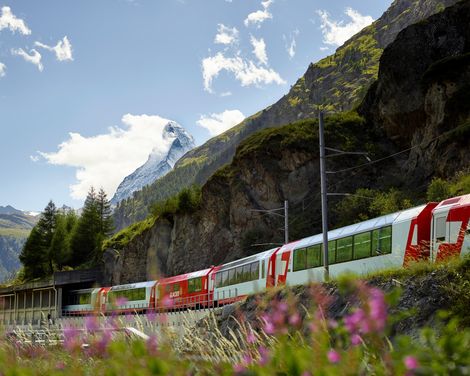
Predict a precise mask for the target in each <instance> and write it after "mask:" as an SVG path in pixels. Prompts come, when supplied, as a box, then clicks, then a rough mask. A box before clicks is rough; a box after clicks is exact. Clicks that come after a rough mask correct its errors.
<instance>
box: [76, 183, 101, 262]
mask: <svg viewBox="0 0 470 376" xmlns="http://www.w3.org/2000/svg"><path fill="white" fill-rule="evenodd" d="M99 230H100V214H99V208H98V200H97V195H96V191H95V189H94V188H93V187H91V188H90V190H89V191H88V195H87V198H86V200H85V204H84V206H83V211H82V215H81V217H80V219H79V220H78V223H77V226H76V228H75V231H74V233H73V235H72V239H71V250H72V259H71V266H79V265H82V264H89V263H91V262H93V261H94V251H95V249H96V244H97V242H98V234H99Z"/></svg>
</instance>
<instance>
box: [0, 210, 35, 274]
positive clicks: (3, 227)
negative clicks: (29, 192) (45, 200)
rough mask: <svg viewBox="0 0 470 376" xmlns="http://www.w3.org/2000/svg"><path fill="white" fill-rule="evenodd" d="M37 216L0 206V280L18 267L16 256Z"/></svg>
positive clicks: (18, 262)
mask: <svg viewBox="0 0 470 376" xmlns="http://www.w3.org/2000/svg"><path fill="white" fill-rule="evenodd" d="M37 220H38V216H31V215H28V214H27V213H24V212H22V211H21V210H17V209H14V208H13V207H11V206H7V207H0V282H1V281H3V280H4V279H5V278H8V277H9V276H11V274H12V273H14V272H16V271H17V270H18V269H19V268H20V261H19V259H18V256H19V254H20V252H21V249H22V248H23V245H24V243H25V241H26V238H27V237H28V235H29V233H30V231H31V229H32V228H33V227H34V225H35V224H36V222H37Z"/></svg>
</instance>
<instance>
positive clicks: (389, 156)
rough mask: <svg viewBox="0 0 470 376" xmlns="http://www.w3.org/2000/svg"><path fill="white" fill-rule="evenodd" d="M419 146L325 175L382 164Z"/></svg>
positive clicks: (435, 138)
mask: <svg viewBox="0 0 470 376" xmlns="http://www.w3.org/2000/svg"><path fill="white" fill-rule="evenodd" d="M443 136H445V133H443V134H441V135H439V136H437V137H434V138H433V139H432V140H431V141H429V142H428V143H431V142H434V141H436V140H438V139H439V138H441V137H443ZM421 145H422V143H421V144H418V145H415V146H412V147H410V148H408V149H404V150H401V151H399V152H397V153H393V154H390V155H388V156H386V157H383V158H379V159H375V160H373V161H370V162H366V163H363V164H360V165H358V166H353V167H348V168H344V169H342V170H338V171H326V173H327V174H339V173H341V172H347V171H352V170H355V169H357V168H362V167H365V166H369V165H372V164H375V163H378V162H382V161H384V160H386V159H389V158H393V157H396V156H397V155H400V154H403V153H406V152H409V151H411V150H413V149H415V148H417V147H419V146H421Z"/></svg>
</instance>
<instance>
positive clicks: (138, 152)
mask: <svg viewBox="0 0 470 376" xmlns="http://www.w3.org/2000/svg"><path fill="white" fill-rule="evenodd" d="M390 3H391V0H335V1H324V0H317V1H312V0H266V1H261V0H259V1H251V0H250V1H247V0H232V1H227V0H205V1H201V0H199V1H196V0H158V1H157V0H152V1H150V0H147V1H146V0H133V1H131V0H100V1H96V0H94V1H91V0H90V1H88V0H81V1H73V2H72V1H59V0H54V1H53V0H42V1H32V0H28V1H21V0H16V1H9V2H3V3H2V2H1V0H0V9H1V13H0V114H1V124H0V171H1V174H2V175H1V176H2V179H1V184H0V205H3V206H4V205H7V204H10V205H13V206H15V207H17V208H19V209H23V210H33V211H40V210H42V209H43V207H44V206H45V205H46V204H47V202H48V200H49V199H53V200H54V201H55V202H56V204H58V205H62V204H67V205H70V206H73V207H80V206H81V204H82V200H83V196H84V194H85V193H86V191H87V188H88V186H89V185H90V184H93V185H95V186H96V187H100V186H103V187H104V188H105V189H106V190H107V191H108V194H109V196H110V197H111V196H112V195H113V194H114V189H115V188H116V186H117V184H118V183H119V181H120V180H122V178H124V176H126V175H127V174H128V173H129V172H132V171H133V170H134V169H135V168H137V167H138V166H139V165H141V164H142V163H144V162H145V160H146V158H147V156H148V154H149V153H150V151H151V150H152V148H156V149H158V148H159V147H160V146H161V145H160V143H161V139H160V138H159V133H161V127H162V124H164V122H165V120H164V119H171V120H175V121H177V122H178V123H180V124H181V125H182V126H184V127H185V128H186V129H187V130H188V131H189V132H190V133H191V134H192V135H193V136H194V138H195V140H196V144H198V145H199V144H202V143H203V142H204V141H206V140H207V139H209V138H210V137H211V136H212V135H215V134H218V133H220V132H222V131H223V130H224V129H227V128H228V127H230V126H232V125H235V124H236V123H237V122H239V121H240V120H242V119H243V117H244V116H249V115H251V114H253V113H255V112H257V111H259V110H261V109H263V108H265V107H266V106H268V105H270V104H272V103H274V102H275V101H277V100H278V99H279V98H280V97H281V96H282V95H284V94H286V93H287V92H288V90H289V88H290V85H292V84H294V83H295V81H296V80H297V79H298V78H299V77H300V76H301V75H302V74H303V73H304V72H305V70H306V69H307V67H308V64H309V63H310V62H315V61H317V60H319V59H320V58H322V57H324V56H326V55H329V54H331V53H332V52H334V50H335V49H336V48H337V47H338V44H340V43H341V42H342V41H343V40H344V38H346V37H348V36H349V35H351V33H354V31H355V30H357V29H358V27H360V26H363V25H364V24H367V23H369V22H371V21H372V19H377V18H378V17H380V15H381V14H382V13H383V12H384V11H385V10H386V8H387V7H388V6H389V5H390ZM71 134H72V135H71Z"/></svg>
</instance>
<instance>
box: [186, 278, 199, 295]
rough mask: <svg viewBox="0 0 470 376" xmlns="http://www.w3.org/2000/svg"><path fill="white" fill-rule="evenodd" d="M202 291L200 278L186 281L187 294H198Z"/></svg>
mask: <svg viewBox="0 0 470 376" xmlns="http://www.w3.org/2000/svg"><path fill="white" fill-rule="evenodd" d="M201 290H202V277H199V278H192V279H190V280H189V281H188V292H189V293H192V292H198V291H201Z"/></svg>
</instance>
